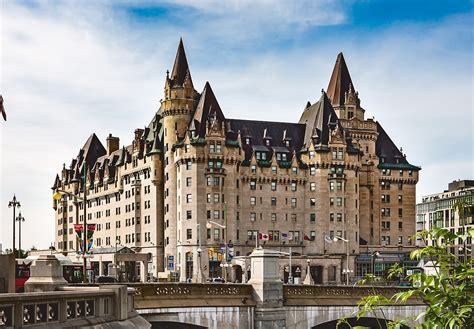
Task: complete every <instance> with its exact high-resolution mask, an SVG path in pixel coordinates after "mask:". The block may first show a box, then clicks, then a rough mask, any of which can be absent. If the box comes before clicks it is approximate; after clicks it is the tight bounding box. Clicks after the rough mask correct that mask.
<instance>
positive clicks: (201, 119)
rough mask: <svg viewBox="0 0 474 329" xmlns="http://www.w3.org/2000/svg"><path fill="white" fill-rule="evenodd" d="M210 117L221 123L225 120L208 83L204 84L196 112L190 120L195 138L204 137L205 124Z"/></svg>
mask: <svg viewBox="0 0 474 329" xmlns="http://www.w3.org/2000/svg"><path fill="white" fill-rule="evenodd" d="M211 116H212V117H213V118H215V120H217V121H219V122H221V123H222V122H224V120H225V117H224V114H223V113H222V110H221V107H220V106H219V103H218V102H217V99H216V96H215V95H214V92H213V91H212V88H211V85H210V84H209V82H206V85H205V86H204V90H203V91H202V94H201V98H200V99H199V103H198V105H197V107H196V111H195V112H194V117H193V119H192V120H191V122H192V124H193V125H194V129H195V130H196V137H204V136H205V135H206V122H208V121H209V118H210V117H211Z"/></svg>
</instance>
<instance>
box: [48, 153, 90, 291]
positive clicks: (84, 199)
mask: <svg viewBox="0 0 474 329" xmlns="http://www.w3.org/2000/svg"><path fill="white" fill-rule="evenodd" d="M86 169H87V164H86V163H85V162H84V196H83V197H82V198H81V197H78V196H77V195H75V194H72V193H70V192H67V191H64V190H59V189H57V190H56V193H55V194H54V195H53V198H54V199H55V200H56V201H59V200H61V198H62V196H63V195H64V194H66V195H69V196H72V197H73V198H74V202H75V203H76V205H78V203H77V200H80V201H82V204H83V205H84V225H83V231H84V237H83V248H82V257H83V263H82V282H83V283H87V257H86V254H87V187H86V178H87V170H86ZM76 207H77V206H76ZM78 215H79V210H78V209H76V216H78Z"/></svg>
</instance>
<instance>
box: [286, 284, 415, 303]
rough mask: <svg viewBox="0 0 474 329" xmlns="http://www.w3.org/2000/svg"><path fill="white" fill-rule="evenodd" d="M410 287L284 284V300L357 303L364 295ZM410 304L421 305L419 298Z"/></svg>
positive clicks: (387, 294)
mask: <svg viewBox="0 0 474 329" xmlns="http://www.w3.org/2000/svg"><path fill="white" fill-rule="evenodd" d="M406 289H408V288H401V287H370V286H316V285H315V286H305V285H284V286H283V300H284V302H283V303H284V305H286V306H298V305H307V306H310V305H313V306H320V305H354V306H355V305H357V303H358V302H359V301H360V299H361V298H362V297H364V296H368V295H374V294H380V295H383V296H386V297H388V298H390V297H391V296H393V295H394V294H395V293H397V292H401V291H404V290H406ZM407 304H408V305H419V304H422V302H421V301H420V300H419V299H415V298H411V299H409V300H408V302H407Z"/></svg>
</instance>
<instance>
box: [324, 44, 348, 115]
mask: <svg viewBox="0 0 474 329" xmlns="http://www.w3.org/2000/svg"><path fill="white" fill-rule="evenodd" d="M349 86H352V88H353V89H354V90H355V88H354V84H353V83H352V79H351V75H350V74H349V69H348V68H347V65H346V61H345V60H344V55H343V54H342V53H339V54H338V55H337V59H336V64H335V65H334V69H333V71H332V75H331V80H330V81H329V85H328V90H327V95H328V97H329V98H330V99H331V103H332V106H334V107H338V106H344V103H345V98H346V93H347V92H348V91H349Z"/></svg>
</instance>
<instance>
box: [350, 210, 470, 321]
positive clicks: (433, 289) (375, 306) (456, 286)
mask: <svg viewBox="0 0 474 329" xmlns="http://www.w3.org/2000/svg"><path fill="white" fill-rule="evenodd" d="M455 209H456V210H457V211H458V212H459V213H460V218H463V217H464V213H461V211H460V210H459V208H455ZM468 236H470V237H471V238H472V237H474V229H470V230H468V232H466V233H465V234H464V233H463V232H459V233H452V232H450V231H449V230H448V229H445V228H434V229H432V230H430V231H422V232H419V233H418V234H417V235H416V236H415V237H421V238H422V240H423V241H427V240H428V239H429V240H432V241H434V244H433V245H426V246H425V247H423V248H420V249H417V250H414V251H412V252H411V254H410V257H411V259H413V260H421V259H423V260H425V261H431V262H432V264H433V270H434V273H415V274H412V275H410V276H409V277H408V280H409V281H410V282H411V283H412V285H413V287H412V288H410V289H406V290H403V291H401V292H398V293H396V294H395V295H393V296H392V297H390V298H388V297H385V296H381V295H379V294H377V293H376V291H375V284H376V283H377V282H378V281H379V280H380V278H376V277H374V276H373V275H368V276H367V277H366V278H365V279H364V280H361V281H360V282H359V283H360V284H363V285H367V284H370V285H372V288H373V294H372V295H370V296H367V297H364V298H362V299H361V300H360V301H359V304H358V306H359V311H358V312H357V316H358V317H362V316H366V315H369V314H377V316H378V317H380V316H381V317H382V318H384V319H385V320H387V319H386V317H385V315H384V313H383V306H384V305H387V304H391V305H396V304H405V303H407V301H409V300H410V299H413V298H416V299H418V300H421V301H422V302H423V303H424V304H425V305H426V311H425V312H422V313H420V314H418V315H417V316H416V317H415V318H414V319H405V320H401V321H387V324H388V328H402V327H403V325H407V323H408V321H407V320H414V321H415V322H416V321H418V320H422V321H423V323H421V324H418V325H417V328H423V329H424V328H430V329H431V328H433V329H436V328H453V329H454V328H456V329H457V328H459V329H461V328H474V269H472V262H471V261H470V260H468V259H467V258H463V259H461V260H460V259H459V258H458V257H457V256H456V255H454V254H452V253H451V252H450V250H451V248H452V247H453V246H455V245H457V244H458V242H459V241H461V242H462V243H464V242H465V241H466V239H467V238H468ZM458 239H460V240H458ZM465 248H466V247H464V250H466V249H465ZM403 275H404V270H403V268H402V267H401V266H399V265H398V264H396V265H395V266H394V267H392V268H391V269H390V270H389V273H388V276H389V278H394V277H401V276H403ZM341 323H343V321H341Z"/></svg>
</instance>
